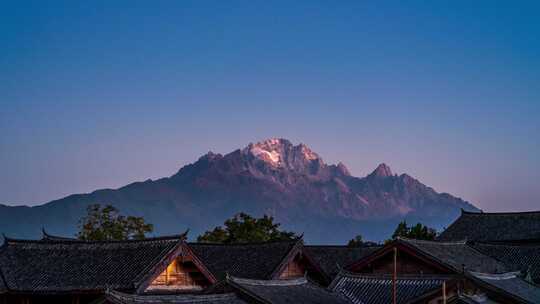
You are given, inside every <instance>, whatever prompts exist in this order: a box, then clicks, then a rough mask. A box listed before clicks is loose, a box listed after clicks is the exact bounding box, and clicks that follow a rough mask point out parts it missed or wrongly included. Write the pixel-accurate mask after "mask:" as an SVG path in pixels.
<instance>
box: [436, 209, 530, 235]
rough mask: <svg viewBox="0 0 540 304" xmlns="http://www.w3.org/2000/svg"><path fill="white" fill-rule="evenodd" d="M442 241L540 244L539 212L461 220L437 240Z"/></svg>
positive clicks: (475, 215)
mask: <svg viewBox="0 0 540 304" xmlns="http://www.w3.org/2000/svg"><path fill="white" fill-rule="evenodd" d="M438 239H439V240H441V241H456V240H465V239H466V240H468V241H528V240H540V211H536V212H507V213H478V212H467V211H462V212H461V216H460V217H459V218H458V219H457V220H456V221H455V222H454V223H452V224H451V225H450V226H449V227H448V228H447V229H446V230H445V231H443V232H442V233H441V235H440V236H439V237H438Z"/></svg>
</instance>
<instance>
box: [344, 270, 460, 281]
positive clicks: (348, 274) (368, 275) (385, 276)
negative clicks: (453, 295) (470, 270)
mask: <svg viewBox="0 0 540 304" xmlns="http://www.w3.org/2000/svg"><path fill="white" fill-rule="evenodd" d="M338 276H339V277H349V278H367V279H391V278H392V274H372V273H355V272H351V271H348V270H342V271H341V272H340V273H339V274H338ZM338 276H337V277H338ZM337 277H336V279H337ZM455 277H457V276H456V275H448V274H424V275H422V274H399V275H398V276H397V280H400V279H402V280H411V279H418V280H420V279H423V280H428V279H432V280H433V279H451V278H455Z"/></svg>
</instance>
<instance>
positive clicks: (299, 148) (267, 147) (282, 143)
mask: <svg viewBox="0 0 540 304" xmlns="http://www.w3.org/2000/svg"><path fill="white" fill-rule="evenodd" d="M243 153H244V154H250V155H252V156H254V157H255V158H257V159H259V160H261V161H263V162H265V163H267V164H269V165H271V166H273V167H283V168H289V169H304V168H305V167H306V166H309V165H310V163H311V162H312V161H317V160H318V161H320V163H321V164H323V163H322V159H321V158H320V157H319V155H317V154H316V153H315V152H313V151H312V150H311V149H310V148H309V147H308V146H306V145H304V144H299V145H296V146H295V145H293V144H292V143H291V142H290V141H288V140H287V139H283V138H271V139H267V140H264V141H261V142H258V143H256V144H249V145H248V146H247V147H246V148H244V149H243Z"/></svg>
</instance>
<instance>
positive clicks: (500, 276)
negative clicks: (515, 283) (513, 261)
mask: <svg viewBox="0 0 540 304" xmlns="http://www.w3.org/2000/svg"><path fill="white" fill-rule="evenodd" d="M469 273H470V274H472V275H473V276H475V277H477V278H479V279H487V280H508V279H514V278H518V276H519V274H520V273H521V272H520V271H511V272H504V273H484V272H476V271H469Z"/></svg>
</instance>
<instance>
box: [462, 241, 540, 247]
mask: <svg viewBox="0 0 540 304" xmlns="http://www.w3.org/2000/svg"><path fill="white" fill-rule="evenodd" d="M468 244H469V245H470V246H473V247H474V246H475V245H483V246H505V247H518V248H530V247H540V242H538V243H515V242H512V241H474V242H470V243H468Z"/></svg>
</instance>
